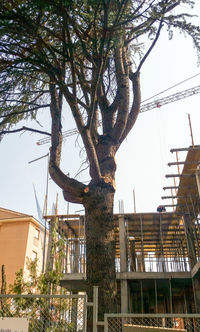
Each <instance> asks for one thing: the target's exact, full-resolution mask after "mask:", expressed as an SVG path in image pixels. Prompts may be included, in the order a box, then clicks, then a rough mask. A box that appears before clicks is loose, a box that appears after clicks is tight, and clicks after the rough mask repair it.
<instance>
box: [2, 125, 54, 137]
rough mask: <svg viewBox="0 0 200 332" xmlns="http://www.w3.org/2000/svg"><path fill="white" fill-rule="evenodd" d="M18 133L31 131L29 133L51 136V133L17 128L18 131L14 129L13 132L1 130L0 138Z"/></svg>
mask: <svg viewBox="0 0 200 332" xmlns="http://www.w3.org/2000/svg"><path fill="white" fill-rule="evenodd" d="M20 131H31V132H34V133H38V134H42V135H48V136H51V133H48V132H47V131H42V130H38V129H34V128H29V127H25V126H23V127H21V128H18V129H14V130H2V131H1V132H0V136H1V135H5V134H13V133H17V132H20Z"/></svg>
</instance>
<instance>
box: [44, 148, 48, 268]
mask: <svg viewBox="0 0 200 332" xmlns="http://www.w3.org/2000/svg"><path fill="white" fill-rule="evenodd" d="M48 190H49V153H48V154H47V182H46V195H45V203H44V212H43V214H44V215H45V216H46V215H47V205H48ZM46 238H47V221H46V218H45V225H44V247H43V257H42V272H44V267H45V257H46Z"/></svg>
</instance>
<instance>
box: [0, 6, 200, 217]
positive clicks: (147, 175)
mask: <svg viewBox="0 0 200 332" xmlns="http://www.w3.org/2000/svg"><path fill="white" fill-rule="evenodd" d="M197 9H198V10H199V8H197ZM198 73H200V67H198V65H197V54H196V50H195V49H194V48H193V44H192V41H191V40H190V39H189V38H185V37H184V36H183V35H179V34H175V36H174V38H173V40H171V41H169V40H168V37H167V34H166V33H164V34H163V36H162V38H161V39H160V41H159V42H158V44H157V46H156V48H155V49H154V50H153V52H152V54H151V55H150V57H149V59H148V60H147V61H146V63H145V65H144V67H143V69H142V72H141V88H142V100H146V99H147V98H149V97H151V96H154V95H155V94H157V93H158V92H161V91H163V90H165V89H167V88H169V87H171V86H173V85H175V84H176V83H178V82H181V81H183V80H185V79H187V78H189V77H192V76H194V75H196V74H198ZM197 85H200V75H198V76H196V77H195V78H193V79H191V80H188V81H187V82H185V83H184V84H181V85H179V86H177V87H176V88H174V89H171V90H169V91H167V92H165V93H164V94H161V95H160V96H159V97H160V98H162V97H164V96H167V95H170V94H173V93H175V92H179V91H182V90H185V89H188V88H192V87H194V86H197ZM156 98H158V97H156ZM156 98H154V99H156ZM154 99H152V101H153V100H154ZM44 112H45V113H44V114H43V116H41V123H45V129H49V128H50V123H48V121H47V120H46V119H47V112H48V111H47V110H45V111H44ZM187 113H189V114H190V116H191V121H192V128H193V135H194V142H195V144H200V94H198V95H195V96H192V97H188V98H186V99H182V100H180V101H176V102H173V103H170V104H168V105H165V106H162V107H161V108H158V109H155V110H151V111H148V112H146V113H141V114H140V115H139V118H138V120H137V122H136V124H135V127H134V128H133V130H132V132H131V133H130V134H129V136H128V138H127V139H126V141H125V142H124V143H123V144H122V146H121V148H120V149H119V152H118V154H117V163H118V166H117V173H116V184H117V191H116V197H115V212H118V211H119V200H123V202H124V212H133V211H134V204H133V189H134V190H135V197H136V209H137V212H154V211H156V208H157V206H158V205H159V204H162V203H163V201H162V200H161V196H162V195H164V192H163V191H162V187H163V186H164V185H170V183H171V182H170V180H166V179H165V174H167V173H173V172H174V173H177V169H176V167H173V168H172V167H171V168H169V167H167V163H168V162H170V161H175V155H173V154H171V153H170V152H169V150H170V149H171V148H178V147H180V148H181V147H188V146H189V145H191V136H190V130H189V123H188V115H187ZM44 115H45V120H44ZM26 125H27V123H26ZM73 127H74V125H73V123H72V122H69V123H68V126H67V127H66V128H64V130H66V129H72V128H73ZM49 130H50V129H49ZM40 138H42V136H41V135H37V134H33V133H32V134H30V133H24V134H10V135H7V136H5V137H4V138H3V141H2V142H1V143H0V156H1V166H0V167H1V172H0V185H1V189H0V206H1V207H3V208H7V209H11V210H16V211H19V212H22V213H27V214H30V215H33V216H34V217H36V218H37V208H36V203H35V197H34V191H33V184H34V186H35V188H36V192H37V196H38V200H39V203H40V206H41V209H42V208H43V204H44V197H45V192H46V183H47V181H46V179H47V158H44V159H41V160H39V161H37V162H34V163H31V164H28V162H30V161H31V160H34V159H36V158H39V157H41V156H43V155H45V154H47V153H48V151H49V145H48V144H47V145H41V146H38V145H37V144H36V143H37V141H38V140H39V139H40ZM75 138H76V137H74V136H72V137H70V138H68V139H66V140H65V143H64V145H63V155H62V165H63V169H64V172H65V173H68V172H69V173H70V175H71V176H74V175H75V174H76V173H77V171H78V169H79V165H80V162H83V161H84V159H81V158H83V157H81V156H80V155H79V152H80V149H79V145H78V143H77V142H76V141H75ZM184 158H185V155H184V154H179V159H180V160H184ZM78 179H79V180H83V181H86V180H87V176H86V175H85V176H84V174H83V173H82V174H80V176H79V177H78ZM171 185H173V183H171ZM57 193H58V195H59V199H58V212H59V213H67V203H66V202H65V201H64V200H63V197H62V192H61V190H60V189H59V188H58V187H57V186H56V185H55V184H53V181H51V180H50V181H49V197H48V213H49V214H51V209H52V205H53V202H55V200H56V195H57ZM164 203H168V204H169V203H171V202H166V201H165V202H164ZM82 209H83V207H82V206H79V205H75V204H70V206H69V212H70V213H74V212H76V211H79V210H82ZM169 211H170V210H169ZM82 213H83V211H82Z"/></svg>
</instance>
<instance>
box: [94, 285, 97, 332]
mask: <svg viewBox="0 0 200 332" xmlns="http://www.w3.org/2000/svg"><path fill="white" fill-rule="evenodd" d="M97 323H98V286H93V332H97Z"/></svg>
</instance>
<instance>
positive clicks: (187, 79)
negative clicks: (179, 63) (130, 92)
mask: <svg viewBox="0 0 200 332" xmlns="http://www.w3.org/2000/svg"><path fill="white" fill-rule="evenodd" d="M198 75H200V73H198V74H196V75H194V76H191V77H189V78H186V79H185V80H184V81H181V82H179V83H177V84H175V85H173V86H171V87H170V88H168V89H165V90H163V91H161V92H159V93H157V94H156V95H154V96H152V97H149V98H147V99H145V100H143V101H142V102H141V104H142V103H145V102H146V101H148V100H150V99H152V98H155V97H157V96H159V95H161V93H164V92H166V91H169V90H171V89H173V88H175V87H176V86H178V85H180V84H183V83H185V82H187V81H189V80H191V79H192V78H194V77H196V76H198Z"/></svg>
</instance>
